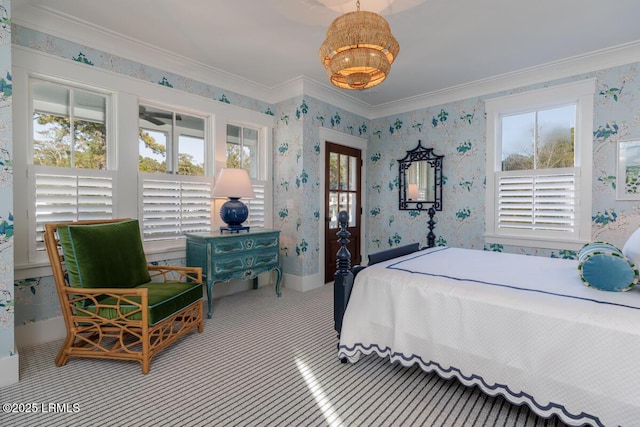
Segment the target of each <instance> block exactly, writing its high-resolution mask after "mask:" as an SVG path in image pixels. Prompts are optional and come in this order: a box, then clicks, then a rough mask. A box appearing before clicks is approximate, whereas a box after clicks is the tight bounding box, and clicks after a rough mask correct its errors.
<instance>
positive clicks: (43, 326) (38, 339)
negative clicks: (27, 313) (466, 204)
mask: <svg viewBox="0 0 640 427" xmlns="http://www.w3.org/2000/svg"><path fill="white" fill-rule="evenodd" d="M66 335H67V332H66V329H65V326H64V318H63V317H62V316H60V317H53V318H51V319H45V320H41V321H39V322H31V323H27V324H26V325H20V326H16V327H15V340H16V347H17V348H19V349H20V348H27V347H33V346H34V345H38V344H42V343H45V342H49V341H56V340H61V339H63V338H64V337H65V336H66Z"/></svg>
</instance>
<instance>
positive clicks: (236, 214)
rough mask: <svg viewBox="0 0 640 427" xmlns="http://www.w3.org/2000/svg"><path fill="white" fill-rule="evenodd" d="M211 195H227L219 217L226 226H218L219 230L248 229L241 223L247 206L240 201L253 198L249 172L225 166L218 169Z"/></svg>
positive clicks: (236, 230) (246, 213) (245, 216)
mask: <svg viewBox="0 0 640 427" xmlns="http://www.w3.org/2000/svg"><path fill="white" fill-rule="evenodd" d="M213 197H227V198H228V200H227V201H226V202H224V204H223V205H222V207H221V208H220V219H222V221H224V222H225V223H226V224H227V226H226V227H220V231H223V230H229V231H232V232H233V231H235V232H239V231H240V230H247V231H248V230H249V227H245V226H243V225H242V223H243V222H244V221H246V220H247V217H248V216H249V208H247V205H245V204H244V203H242V202H241V201H240V198H242V197H244V198H245V199H253V198H255V197H256V196H255V194H254V192H253V186H252V185H251V179H249V174H248V173H247V171H246V170H244V169H233V168H227V169H222V170H221V171H220V175H218V179H217V180H216V185H215V187H213Z"/></svg>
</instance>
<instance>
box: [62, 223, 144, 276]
mask: <svg viewBox="0 0 640 427" xmlns="http://www.w3.org/2000/svg"><path fill="white" fill-rule="evenodd" d="M58 237H59V238H60V245H61V246H62V252H63V254H64V259H65V262H66V265H67V272H68V274H69V285H71V286H73V287H80V288H133V287H135V286H138V285H141V284H143V283H147V282H149V281H150V280H151V278H150V277H149V270H148V267H147V260H146V257H145V255H144V250H143V247H142V241H141V239H140V227H139V225H138V220H129V221H123V222H115V223H109V224H93V225H67V226H60V227H58Z"/></svg>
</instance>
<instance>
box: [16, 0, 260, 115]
mask: <svg viewBox="0 0 640 427" xmlns="http://www.w3.org/2000/svg"><path fill="white" fill-rule="evenodd" d="M26 7H28V10H25V12H28V13H25V14H19V15H15V12H14V16H12V22H13V23H15V24H18V25H21V26H23V27H26V28H30V29H32V30H36V31H40V32H42V33H44V34H49V35H52V36H55V37H59V38H61V39H64V40H68V41H70V42H74V43H78V44H81V45H84V46H87V47H91V48H93V49H97V50H101V51H103V52H106V53H109V54H112V55H116V56H120V57H122V58H126V59H129V60H132V61H136V62H139V63H142V64H145V65H149V66H152V67H155V68H157V69H159V70H163V71H167V72H172V73H175V74H178V75H180V76H184V77H187V78H191V79H194V80H197V81H200V82H204V83H207V84H210V85H213V86H216V87H219V88H221V89H224V90H229V91H231V92H235V93H238V94H240V95H244V96H248V97H251V98H254V99H257V100H259V101H263V102H267V103H272V102H271V101H270V99H271V98H272V90H271V89H270V88H268V87H266V86H264V85H260V84H258V83H255V82H253V81H250V80H247V79H243V78H241V77H238V76H236V75H234V74H231V73H228V72H226V71H223V70H220V69H218V68H214V67H211V66H208V65H205V64H203V63H201V62H198V61H194V60H193V59H190V58H186V57H184V56H181V55H179V54H176V53H174V52H169V51H166V50H163V49H161V48H158V47H157V46H152V45H149V44H146V43H142V42H140V41H138V40H134V39H132V38H129V37H125V36H123V35H122V34H119V33H116V32H114V31H111V30H109V29H106V28H103V27H97V26H95V25H93V24H90V23H88V22H86V21H82V20H79V19H77V18H75V17H71V16H69V15H66V14H64V13H61V12H59V11H56V10H54V9H52V8H50V7H48V6H38V7H33V6H26ZM19 10H20V9H19Z"/></svg>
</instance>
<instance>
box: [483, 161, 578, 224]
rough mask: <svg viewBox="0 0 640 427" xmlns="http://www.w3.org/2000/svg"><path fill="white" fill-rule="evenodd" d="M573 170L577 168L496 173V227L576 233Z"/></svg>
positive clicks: (574, 171)
mask: <svg viewBox="0 0 640 427" xmlns="http://www.w3.org/2000/svg"><path fill="white" fill-rule="evenodd" d="M577 173H578V169H577V168H563V169H546V170H538V171H509V172H498V173H497V187H498V188H497V193H498V197H497V206H496V207H497V209H496V211H497V213H498V215H497V217H496V220H497V226H498V228H500V229H511V230H513V231H515V232H522V233H533V232H535V233H552V234H557V235H565V236H566V235H568V234H574V233H576V232H577V230H576V211H577V206H576V200H577V197H576V194H577V178H576V175H577Z"/></svg>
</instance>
